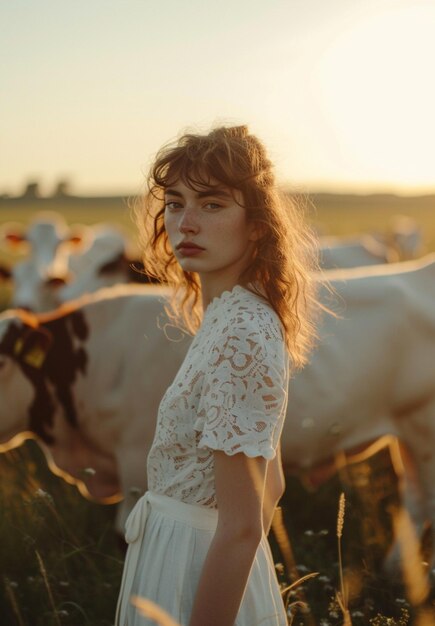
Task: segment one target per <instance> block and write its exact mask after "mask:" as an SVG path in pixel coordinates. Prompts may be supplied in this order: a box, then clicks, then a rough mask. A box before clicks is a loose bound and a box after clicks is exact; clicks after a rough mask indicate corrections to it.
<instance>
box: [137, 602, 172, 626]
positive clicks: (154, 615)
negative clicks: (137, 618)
mask: <svg viewBox="0 0 435 626" xmlns="http://www.w3.org/2000/svg"><path fill="white" fill-rule="evenodd" d="M131 603H132V604H133V605H134V606H135V607H136V608H137V610H138V611H139V613H140V614H141V615H143V616H144V617H147V618H148V619H152V620H154V621H155V622H156V624H158V626H181V625H180V624H179V623H178V622H177V621H175V620H174V618H173V617H171V616H170V615H169V613H167V612H166V611H165V610H164V609H162V608H161V607H160V606H159V605H158V604H155V602H152V601H151V600H147V599H146V598H141V597H140V596H132V598H131Z"/></svg>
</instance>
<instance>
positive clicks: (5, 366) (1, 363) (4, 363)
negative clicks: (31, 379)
mask: <svg viewBox="0 0 435 626" xmlns="http://www.w3.org/2000/svg"><path fill="white" fill-rule="evenodd" d="M11 366H12V359H11V358H10V357H9V356H7V355H6V354H0V379H2V378H5V376H7V375H8V372H9V371H10V369H11Z"/></svg>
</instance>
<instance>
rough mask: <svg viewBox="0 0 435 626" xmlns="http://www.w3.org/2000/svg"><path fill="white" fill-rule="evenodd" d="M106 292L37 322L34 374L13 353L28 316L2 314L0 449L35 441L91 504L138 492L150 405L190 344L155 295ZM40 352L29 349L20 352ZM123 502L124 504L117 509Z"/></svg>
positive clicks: (150, 427)
mask: <svg viewBox="0 0 435 626" xmlns="http://www.w3.org/2000/svg"><path fill="white" fill-rule="evenodd" d="M107 293H108V294H110V295H108V297H107V298H106V297H105V295H104V293H103V292H101V295H100V297H98V298H96V299H95V300H91V301H90V302H89V303H88V304H84V305H81V306H79V307H78V308H77V307H75V306H73V307H72V309H71V311H70V312H66V311H63V312H62V311H59V312H56V314H54V315H51V316H50V315H46V316H39V318H38V322H39V328H42V329H43V330H44V331H45V332H46V333H48V336H49V337H51V340H52V343H51V345H50V347H49V349H48V356H47V359H46V361H45V362H44V364H43V365H42V366H41V367H40V368H38V367H36V368H32V367H31V366H29V365H28V364H26V363H24V365H23V361H22V359H23V358H24V357H22V356H21V355H20V354H18V355H15V354H14V352H15V346H16V345H17V341H18V342H19V341H20V339H22V338H23V337H24V338H26V336H27V335H28V331H29V326H28V324H26V319H27V318H26V315H25V314H24V313H21V312H19V311H16V312H14V311H12V312H7V313H4V314H3V315H2V316H0V389H1V391H0V395H1V401H0V424H1V426H0V444H6V442H8V441H10V440H11V439H12V445H13V444H14V443H15V442H17V441H21V433H23V432H24V431H27V433H28V435H29V436H32V435H35V436H37V438H38V440H39V441H40V442H41V443H42V445H43V446H44V449H45V451H46V452H48V453H49V454H50V455H51V456H52V457H53V460H54V462H55V464H56V465H57V466H58V467H59V468H60V469H61V470H63V471H65V472H67V473H69V474H71V476H73V477H75V478H76V479H79V480H81V481H83V482H84V484H85V485H86V487H87V489H88V491H89V493H90V495H91V496H93V497H96V498H108V497H110V496H114V495H116V494H119V493H120V492H122V493H124V494H125V495H128V494H129V493H130V491H131V489H132V488H135V489H136V490H140V491H142V490H143V489H144V488H145V487H146V457H147V453H148V449H149V447H150V445H151V442H152V439H153V436H154V429H155V418H156V415H157V409H158V405H159V402H160V399H161V397H162V395H163V393H164V391H165V390H166V388H167V386H168V384H169V383H170V381H171V380H172V378H173V377H174V376H175V374H176V372H177V370H178V367H179V365H180V363H181V361H182V358H183V356H184V354H185V351H186V349H187V348H186V346H187V344H188V342H189V339H188V337H187V336H185V335H183V333H181V331H179V330H178V329H174V328H173V327H165V324H166V323H167V318H166V316H165V314H164V310H163V297H162V296H163V293H165V291H164V289H163V288H158V287H151V286H149V287H143V288H140V287H139V288H138V287H133V288H130V289H129V288H128V286H127V287H123V288H122V289H117V290H116V295H115V294H114V290H113V289H112V290H108V292H107ZM29 319H30V322H31V323H35V321H36V319H37V318H36V317H34V316H32V317H31V318H29ZM11 329H12V330H11ZM166 335H168V336H170V337H171V340H168V339H167V336H166ZM35 341H36V342H37V343H38V339H37V338H36V340H35ZM18 345H19V344H18ZM41 349H45V348H44V347H43V348H41V347H40V346H36V348H35V347H33V345H32V346H31V347H30V348H29V349H28V352H29V354H30V355H32V354H33V353H34V352H35V350H36V352H38V350H39V351H40V350H41ZM25 350H26V348H24V352H23V354H25ZM11 354H12V358H8V355H11ZM30 360H32V356H30ZM65 368H67V370H68V371H66V372H65ZM12 381H13V384H11V383H12ZM32 398H33V399H32ZM35 398H36V402H35ZM35 413H37V414H38V416H39V422H38V423H36V422H35ZM17 436H18V439H15V441H14V437H17ZM0 448H1V446H0ZM3 449H5V447H3ZM86 468H92V469H94V470H96V473H95V475H93V474H92V473H91V472H89V474H86V473H84V470H85V469H86ZM82 487H83V486H82ZM131 503H132V501H131V500H130V501H129V500H128V498H127V501H126V502H125V503H124V511H126V510H127V509H128V507H129V506H131ZM124 517H125V513H123V514H122V518H124Z"/></svg>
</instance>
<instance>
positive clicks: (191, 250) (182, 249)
mask: <svg viewBox="0 0 435 626" xmlns="http://www.w3.org/2000/svg"><path fill="white" fill-rule="evenodd" d="M177 250H178V252H179V253H180V254H182V255H183V256H195V255H197V254H199V253H200V252H204V248H198V247H197V246H189V245H187V244H186V245H185V246H183V245H181V246H179V247H178V248H177Z"/></svg>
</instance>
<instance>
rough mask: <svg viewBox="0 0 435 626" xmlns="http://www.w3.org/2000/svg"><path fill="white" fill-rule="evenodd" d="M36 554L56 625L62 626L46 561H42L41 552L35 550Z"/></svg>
mask: <svg viewBox="0 0 435 626" xmlns="http://www.w3.org/2000/svg"><path fill="white" fill-rule="evenodd" d="M35 553H36V558H37V559H38V564H39V570H40V572H41V574H42V578H43V580H44V583H45V587H46V589H47V593H48V598H49V600H50V604H51V608H52V611H53V615H54V618H55V620H56V624H58V626H61V623H60V620H59V616H58V614H57V609H56V605H55V603H54V597H53V594H52V592H51V587H50V583H49V581H48V576H47V570H46V569H45V565H44V561H43V560H42V558H41V555H40V554H39V552H38V551H37V550H35Z"/></svg>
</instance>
